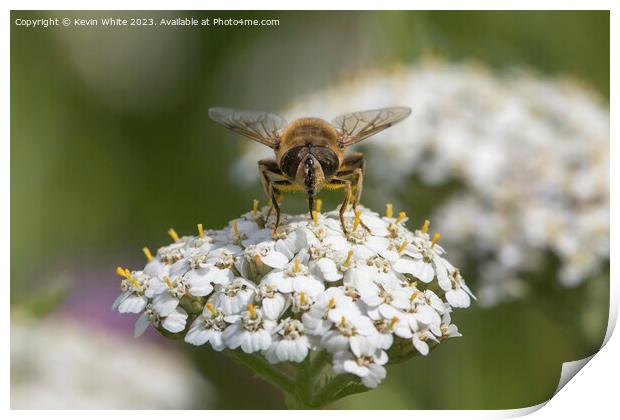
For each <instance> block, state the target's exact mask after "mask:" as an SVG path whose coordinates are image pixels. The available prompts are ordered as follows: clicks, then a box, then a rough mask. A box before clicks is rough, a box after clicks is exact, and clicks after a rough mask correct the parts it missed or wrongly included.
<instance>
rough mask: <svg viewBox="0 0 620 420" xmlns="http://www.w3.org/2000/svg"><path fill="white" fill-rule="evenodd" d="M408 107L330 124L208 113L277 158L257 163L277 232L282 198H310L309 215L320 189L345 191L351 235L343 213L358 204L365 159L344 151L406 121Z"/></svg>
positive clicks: (242, 113)
mask: <svg viewBox="0 0 620 420" xmlns="http://www.w3.org/2000/svg"><path fill="white" fill-rule="evenodd" d="M410 113H411V109H410V108H407V107H392V108H382V109H376V110H370V111H359V112H352V113H349V114H343V115H340V116H338V117H336V118H335V119H334V120H333V121H332V123H331V124H330V123H328V122H327V121H325V120H322V119H320V118H299V119H297V120H295V121H293V122H292V123H290V124H288V123H287V122H286V121H285V120H284V119H283V118H282V117H280V116H278V115H276V114H270V113H266V112H258V111H247V110H237V109H230V108H210V109H209V117H211V119H212V120H213V121H215V122H217V123H219V124H221V125H223V126H224V127H226V128H228V129H229V130H232V131H234V132H235V133H238V134H241V135H243V136H246V137H249V138H251V139H252V140H255V141H257V142H259V143H262V144H264V145H265V146H268V147H271V148H272V149H273V150H274V152H275V159H262V160H259V161H258V172H259V174H260V180H261V184H262V186H263V189H264V190H265V194H266V195H267V199H268V200H270V201H271V206H272V208H273V209H274V210H275V212H276V223H275V227H274V232H276V230H277V228H278V225H279V224H280V206H279V202H281V201H282V197H283V196H282V194H283V193H285V192H289V191H303V192H305V193H306V197H307V201H308V208H309V210H310V215H311V216H312V211H313V210H314V198H315V197H316V195H317V194H318V193H319V191H321V189H322V188H328V189H338V188H342V189H344V200H343V202H342V204H341V206H340V224H341V225H342V230H343V232H344V233H345V234H347V229H346V227H345V224H344V213H345V211H346V209H347V207H348V206H349V204H351V205H352V206H353V209H354V210H355V206H356V205H357V204H358V203H359V202H360V198H361V195H362V186H363V181H364V155H363V154H362V153H351V154H349V155H347V156H345V150H346V149H347V148H348V147H349V146H351V145H353V144H356V143H358V142H360V141H362V140H364V139H366V138H368V137H370V136H372V135H374V134H377V133H379V132H380V131H383V130H385V129H386V128H389V127H391V126H393V125H394V124H396V123H398V122H400V121H402V120H403V119H405V118H407V117H408V116H409V114H410Z"/></svg>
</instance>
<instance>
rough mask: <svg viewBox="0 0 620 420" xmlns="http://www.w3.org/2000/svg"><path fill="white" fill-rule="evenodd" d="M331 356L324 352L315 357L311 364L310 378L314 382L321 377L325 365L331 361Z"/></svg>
mask: <svg viewBox="0 0 620 420" xmlns="http://www.w3.org/2000/svg"><path fill="white" fill-rule="evenodd" d="M329 356H330V354H329V353H328V352H327V351H325V350H323V351H321V352H319V353H318V354H317V355H316V356H315V357H314V359H313V360H312V363H311V364H310V377H311V378H312V379H313V380H315V379H316V378H317V377H318V376H319V375H320V373H321V371H322V370H323V368H324V367H325V363H327V362H328V361H329Z"/></svg>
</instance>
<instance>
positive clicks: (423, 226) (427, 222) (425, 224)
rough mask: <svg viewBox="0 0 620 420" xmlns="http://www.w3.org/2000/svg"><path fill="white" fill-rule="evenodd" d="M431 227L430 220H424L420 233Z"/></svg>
mask: <svg viewBox="0 0 620 420" xmlns="http://www.w3.org/2000/svg"><path fill="white" fill-rule="evenodd" d="M430 225H431V221H430V220H425V221H424V224H423V225H422V229H420V230H421V231H422V233H426V232H428V228H429V226H430Z"/></svg>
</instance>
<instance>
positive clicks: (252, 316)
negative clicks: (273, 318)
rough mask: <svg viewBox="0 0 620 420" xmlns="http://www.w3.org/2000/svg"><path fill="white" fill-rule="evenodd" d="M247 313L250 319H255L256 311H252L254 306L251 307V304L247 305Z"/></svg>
mask: <svg viewBox="0 0 620 420" xmlns="http://www.w3.org/2000/svg"><path fill="white" fill-rule="evenodd" d="M248 311H249V312H250V317H251V318H252V319H255V318H256V309H254V305H252V304H251V303H248Z"/></svg>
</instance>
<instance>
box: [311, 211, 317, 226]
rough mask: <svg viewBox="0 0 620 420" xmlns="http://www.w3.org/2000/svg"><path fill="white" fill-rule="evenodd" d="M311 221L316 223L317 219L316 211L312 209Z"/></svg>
mask: <svg viewBox="0 0 620 420" xmlns="http://www.w3.org/2000/svg"><path fill="white" fill-rule="evenodd" d="M312 222H313V223H314V224H315V225H316V224H318V220H317V216H316V211H314V210H312Z"/></svg>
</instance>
